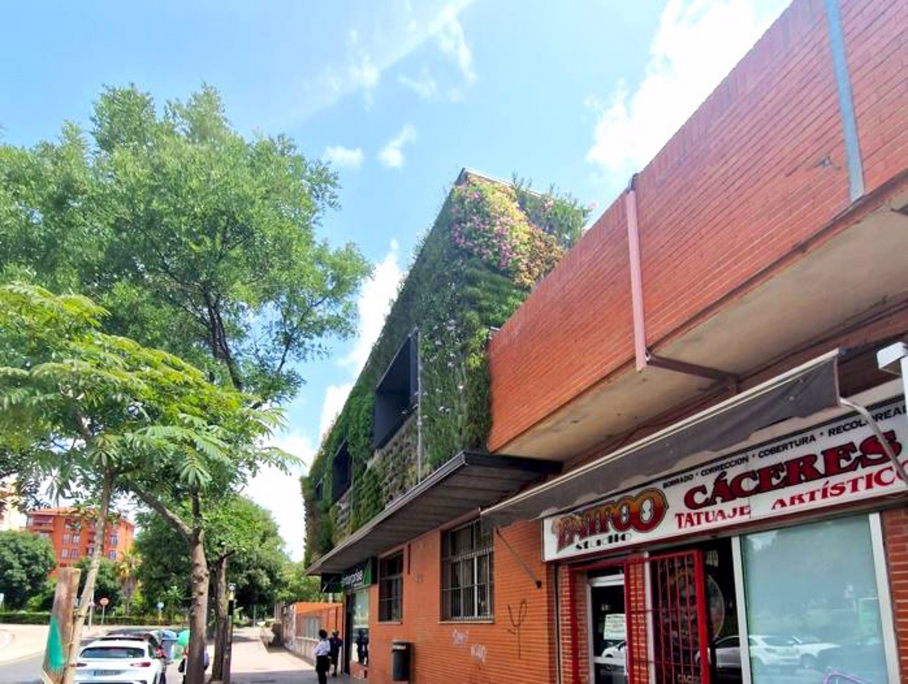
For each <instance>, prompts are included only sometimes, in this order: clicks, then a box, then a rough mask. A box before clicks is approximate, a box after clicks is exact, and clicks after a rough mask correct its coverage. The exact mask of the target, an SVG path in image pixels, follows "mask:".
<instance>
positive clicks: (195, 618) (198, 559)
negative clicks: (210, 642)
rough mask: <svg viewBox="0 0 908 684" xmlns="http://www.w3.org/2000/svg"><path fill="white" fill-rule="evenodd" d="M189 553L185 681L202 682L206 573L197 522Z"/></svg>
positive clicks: (207, 582)
mask: <svg viewBox="0 0 908 684" xmlns="http://www.w3.org/2000/svg"><path fill="white" fill-rule="evenodd" d="M189 557H190V559H191V561H192V603H191V604H190V607H189V655H188V657H187V661H186V684H204V682H205V648H206V639H205V630H206V627H207V619H206V618H207V615H208V588H209V587H208V585H209V575H208V561H207V560H206V558H205V544H204V541H203V538H202V530H201V529H200V528H199V527H198V526H194V529H193V531H192V535H191V536H190V539H189Z"/></svg>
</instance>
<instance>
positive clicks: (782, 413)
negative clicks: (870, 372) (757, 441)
mask: <svg viewBox="0 0 908 684" xmlns="http://www.w3.org/2000/svg"><path fill="white" fill-rule="evenodd" d="M840 354H841V352H840V350H838V349H836V350H833V351H831V352H829V353H827V354H824V355H822V356H819V357H817V358H815V359H813V360H812V361H809V362H807V363H805V364H803V365H801V366H798V367H797V368H793V369H792V370H790V371H788V372H786V373H782V374H781V375H778V376H776V377H774V378H772V379H771V380H768V381H766V382H764V383H762V384H760V385H757V386H756V387H752V388H751V389H749V390H746V391H744V392H741V393H740V394H737V395H735V396H733V397H731V398H730V399H727V400H725V401H723V402H721V403H719V404H716V405H715V406H712V407H710V408H708V409H706V410H704V411H701V412H700V413H697V414H695V415H693V416H690V417H689V418H686V419H684V420H681V421H679V422H677V423H675V424H673V425H671V426H669V427H667V428H665V429H664V430H660V431H659V432H656V433H654V434H652V435H649V436H648V437H645V438H643V439H641V440H639V441H637V442H634V443H633V444H630V445H628V446H626V447H624V448H621V449H619V450H617V451H614V452H612V453H610V454H608V455H606V456H603V457H601V458H598V459H596V460H594V461H592V462H590V463H588V464H586V465H584V466H581V467H579V468H577V469H575V470H572V471H570V472H569V473H566V474H565V475H562V476H561V477H557V478H554V479H552V480H549V481H548V482H544V483H542V484H540V485H538V486H536V487H533V488H531V489H528V490H526V491H524V492H522V493H521V494H518V495H516V496H514V497H511V498H510V499H508V500H506V501H502V502H501V503H498V504H496V505H494V506H491V507H489V508H487V509H485V510H483V511H482V517H483V519H485V520H488V521H489V522H491V523H492V524H495V525H509V524H511V523H512V522H515V521H517V520H533V519H535V518H544V517H547V516H550V515H554V514H556V513H561V512H563V511H568V510H571V509H574V508H577V507H578V506H582V505H584V504H586V503H589V502H591V501H595V500H597V499H600V498H602V497H603V496H607V495H608V494H609V493H611V492H614V491H618V490H619V489H622V488H623V487H624V486H625V485H626V484H627V483H628V481H629V480H632V479H638V480H641V478H642V479H643V480H651V479H654V478H657V477H659V476H660V475H662V474H664V473H667V472H670V471H671V470H672V469H673V468H674V467H675V466H677V465H678V463H679V461H680V460H681V459H683V458H685V457H687V456H690V455H692V454H697V453H718V452H720V451H722V450H724V449H727V448H728V447H731V446H734V445H735V444H739V443H741V442H744V441H745V440H747V439H748V438H749V437H750V436H751V435H752V434H753V433H755V432H756V431H757V430H760V429H762V428H765V427H767V426H769V425H772V424H774V423H778V422H779V421H783V420H787V419H789V418H806V417H807V416H810V415H812V414H814V413H817V412H819V411H822V410H825V409H831V408H837V407H839V406H841V405H842V403H841V400H840V398H839V383H838V359H839V356H840Z"/></svg>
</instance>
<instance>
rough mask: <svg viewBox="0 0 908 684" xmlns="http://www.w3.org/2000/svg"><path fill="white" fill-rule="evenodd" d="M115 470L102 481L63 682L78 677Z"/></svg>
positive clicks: (108, 473) (105, 471)
mask: <svg viewBox="0 0 908 684" xmlns="http://www.w3.org/2000/svg"><path fill="white" fill-rule="evenodd" d="M113 484H114V475H113V472H112V471H110V470H108V469H105V470H104V476H103V480H102V482H101V505H100V506H99V508H98V512H97V516H98V517H97V519H96V520H95V547H94V549H93V550H92V554H91V563H90V564H89V566H88V574H87V575H86V576H85V586H84V587H82V595H81V596H80V597H79V608H78V610H77V611H76V617H75V620H74V622H73V629H72V640H71V641H70V644H69V652H68V653H67V654H66V672H65V673H64V674H63V684H73V681H74V680H75V677H76V661H77V660H78V659H79V649H80V648H81V646H82V626H83V625H84V624H85V618H86V616H87V615H88V608H89V606H90V605H91V604H92V603H93V602H94V593H95V581H96V580H97V578H98V568H100V567H101V551H102V549H103V548H104V539H105V534H107V514H108V512H109V511H110V495H111V492H112V490H113Z"/></svg>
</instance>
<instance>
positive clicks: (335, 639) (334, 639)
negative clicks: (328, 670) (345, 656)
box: [328, 629, 344, 677]
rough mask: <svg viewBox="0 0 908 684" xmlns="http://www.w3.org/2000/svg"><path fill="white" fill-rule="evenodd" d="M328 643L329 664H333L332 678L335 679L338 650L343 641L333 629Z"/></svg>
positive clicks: (338, 659)
mask: <svg viewBox="0 0 908 684" xmlns="http://www.w3.org/2000/svg"><path fill="white" fill-rule="evenodd" d="M328 643H330V644H331V662H332V663H333V664H334V674H333V675H332V676H333V677H337V663H338V662H339V661H340V650H341V646H343V645H344V640H343V639H341V638H340V635H339V634H338V631H337V630H336V629H335V630H334V631H332V632H331V638H330V639H328Z"/></svg>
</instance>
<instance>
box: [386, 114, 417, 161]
mask: <svg viewBox="0 0 908 684" xmlns="http://www.w3.org/2000/svg"><path fill="white" fill-rule="evenodd" d="M415 141H416V128H414V127H413V126H411V125H410V124H406V125H405V126H404V127H403V128H402V129H401V130H400V133H398V134H397V135H396V136H394V137H393V138H391V140H389V141H388V144H387V145H385V146H384V147H383V148H382V150H381V152H379V153H378V159H379V161H380V162H381V163H382V164H384V165H385V166H387V167H388V168H389V169H399V168H401V167H402V166H403V165H404V152H403V147H404V145H407V144H411V143H413V142H415Z"/></svg>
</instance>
